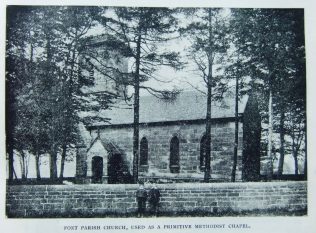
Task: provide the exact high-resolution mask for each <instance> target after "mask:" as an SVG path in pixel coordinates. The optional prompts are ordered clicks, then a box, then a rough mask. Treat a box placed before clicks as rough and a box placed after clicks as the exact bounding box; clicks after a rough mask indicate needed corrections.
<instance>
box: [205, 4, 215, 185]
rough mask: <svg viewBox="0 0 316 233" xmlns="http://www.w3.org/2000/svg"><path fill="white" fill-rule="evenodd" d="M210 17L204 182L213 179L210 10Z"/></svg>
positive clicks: (210, 24) (210, 28) (210, 27)
mask: <svg viewBox="0 0 316 233" xmlns="http://www.w3.org/2000/svg"><path fill="white" fill-rule="evenodd" d="M208 17H209V47H210V49H209V52H208V76H207V109H206V125H205V171H204V182H209V180H210V178H211V117H212V114H211V113H212V73H213V60H212V56H213V55H212V10H211V9H210V8H209V10H208Z"/></svg>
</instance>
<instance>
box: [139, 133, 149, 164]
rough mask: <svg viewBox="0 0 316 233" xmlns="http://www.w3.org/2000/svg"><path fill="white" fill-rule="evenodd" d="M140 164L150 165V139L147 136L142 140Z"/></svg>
mask: <svg viewBox="0 0 316 233" xmlns="http://www.w3.org/2000/svg"><path fill="white" fill-rule="evenodd" d="M139 164H140V165H148V141H147V139H146V138H145V137H143V138H142V140H140V159H139Z"/></svg>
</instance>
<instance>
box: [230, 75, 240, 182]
mask: <svg viewBox="0 0 316 233" xmlns="http://www.w3.org/2000/svg"><path fill="white" fill-rule="evenodd" d="M238 85H239V84H238V77H237V76H236V90H235V92H236V93H235V144H234V158H233V169H232V177H231V181H232V182H235V181H236V169H237V155H238V123H239V119H238V92H239V90H238Z"/></svg>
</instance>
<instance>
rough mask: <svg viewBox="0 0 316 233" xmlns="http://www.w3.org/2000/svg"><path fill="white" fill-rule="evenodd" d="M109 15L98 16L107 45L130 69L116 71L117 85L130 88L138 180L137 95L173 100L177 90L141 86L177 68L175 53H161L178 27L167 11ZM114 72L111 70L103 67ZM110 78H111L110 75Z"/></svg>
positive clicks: (134, 10)
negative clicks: (160, 72)
mask: <svg viewBox="0 0 316 233" xmlns="http://www.w3.org/2000/svg"><path fill="white" fill-rule="evenodd" d="M111 12H112V15H105V16H102V17H100V22H101V23H102V25H103V26H104V28H105V30H106V34H107V36H108V41H107V46H108V47H109V48H112V50H113V51H116V52H118V53H121V54H122V55H124V56H125V57H126V58H128V59H129V62H130V64H131V66H130V67H129V70H128V71H126V70H119V69H115V72H117V73H119V74H120V78H117V79H116V82H119V83H120V84H123V85H126V86H131V87H132V88H133V105H134V123H133V132H134V133H133V177H134V182H137V181H138V163H139V162H138V159H139V158H138V157H139V92H140V89H145V90H147V91H148V92H149V93H151V94H153V95H155V96H158V97H161V98H164V99H173V98H175V96H176V94H177V91H171V92H170V91H164V90H156V89H154V88H151V87H149V86H145V85H142V83H144V82H145V81H147V80H149V79H151V78H155V76H154V72H155V71H156V70H157V69H158V67H159V66H161V65H166V66H170V67H173V68H175V69H179V68H180V63H179V62H178V54H177V53H174V52H166V51H164V50H163V47H162V46H163V44H164V43H165V42H167V41H168V40H170V39H171V36H172V35H173V33H175V29H176V26H177V21H176V19H175V17H174V16H173V10H171V9H167V8H143V7H140V8H112V9H111ZM104 68H105V70H108V71H109V72H110V73H111V72H112V73H113V67H104ZM112 77H113V76H112Z"/></svg>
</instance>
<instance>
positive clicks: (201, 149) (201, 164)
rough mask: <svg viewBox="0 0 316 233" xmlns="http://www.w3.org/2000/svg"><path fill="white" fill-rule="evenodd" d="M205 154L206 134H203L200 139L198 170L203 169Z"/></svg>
mask: <svg viewBox="0 0 316 233" xmlns="http://www.w3.org/2000/svg"><path fill="white" fill-rule="evenodd" d="M205 155H206V136H205V134H204V135H203V137H202V138H201V141H200V170H201V171H204V169H205Z"/></svg>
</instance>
